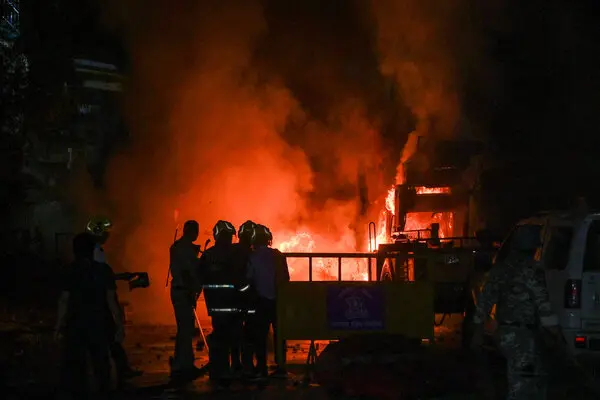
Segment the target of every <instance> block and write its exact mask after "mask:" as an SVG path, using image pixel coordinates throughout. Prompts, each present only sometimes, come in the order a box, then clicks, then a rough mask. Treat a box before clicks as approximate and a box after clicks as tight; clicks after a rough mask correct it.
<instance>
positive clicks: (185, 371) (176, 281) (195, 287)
mask: <svg viewBox="0 0 600 400" xmlns="http://www.w3.org/2000/svg"><path fill="white" fill-rule="evenodd" d="M199 230H200V229H199V225H198V222H196V221H193V220H190V221H186V222H185V224H184V225H183V235H182V236H181V238H179V239H178V240H176V241H175V243H173V245H171V248H170V252H169V253H170V268H171V276H172V278H171V303H172V304H173V310H174V312H175V321H176V323H177V334H176V338H175V354H174V356H173V360H172V362H171V378H172V379H174V380H178V379H183V380H187V379H195V378H196V377H198V376H200V375H201V370H200V369H199V368H197V367H196V366H195V365H194V348H193V340H194V323H195V317H194V309H195V307H196V299H197V294H198V292H200V290H201V289H200V288H201V282H200V278H199V276H198V254H199V252H200V246H198V245H196V244H194V242H195V241H196V240H197V239H198V233H199Z"/></svg>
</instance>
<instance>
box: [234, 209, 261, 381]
mask: <svg viewBox="0 0 600 400" xmlns="http://www.w3.org/2000/svg"><path fill="white" fill-rule="evenodd" d="M255 226H256V224H255V223H254V222H252V221H250V220H248V221H246V222H244V223H243V224H242V225H240V228H239V229H238V235H237V236H238V243H235V244H233V259H234V262H235V271H236V275H237V277H236V281H237V282H245V281H246V275H247V267H248V261H249V260H250V254H252V235H253V234H254V228H255ZM249 289H250V287H249V285H245V286H243V287H242V288H241V289H240V292H239V308H240V309H241V310H242V311H241V312H240V314H239V316H238V317H239V319H238V321H237V322H236V325H237V327H236V330H237V332H239V334H238V337H239V338H240V341H239V342H238V343H235V344H234V346H233V347H232V348H231V368H232V370H233V373H234V374H236V375H239V374H240V373H242V372H243V367H242V364H244V363H248V362H249V363H250V364H252V352H251V351H250V348H249V347H248V346H246V345H243V344H242V342H245V343H248V338H249V332H248V329H247V328H246V325H245V323H246V320H247V317H248V312H253V311H254V308H253V307H254V304H253V303H254V302H253V301H252V300H253V299H252V296H251V291H250V290H249ZM242 350H243V351H244V352H249V351H250V354H242Z"/></svg>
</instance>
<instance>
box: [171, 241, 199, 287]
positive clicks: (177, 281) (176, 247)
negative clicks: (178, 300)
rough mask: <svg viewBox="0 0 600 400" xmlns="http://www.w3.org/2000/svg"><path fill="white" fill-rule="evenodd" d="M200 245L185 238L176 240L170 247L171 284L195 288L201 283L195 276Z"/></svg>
mask: <svg viewBox="0 0 600 400" xmlns="http://www.w3.org/2000/svg"><path fill="white" fill-rule="evenodd" d="M199 250H200V249H199V246H198V245H195V244H194V243H191V242H190V241H189V240H184V239H183V238H181V239H179V240H177V241H175V243H173V244H172V245H171V248H170V249H169V254H170V268H171V276H172V278H171V286H172V287H182V288H187V289H190V290H195V289H196V287H195V286H198V285H199V282H196V281H197V280H198V278H197V277H196V276H195V272H196V271H195V270H196V268H197V260H198V253H199Z"/></svg>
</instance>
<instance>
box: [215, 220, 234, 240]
mask: <svg viewBox="0 0 600 400" xmlns="http://www.w3.org/2000/svg"><path fill="white" fill-rule="evenodd" d="M223 233H228V234H230V235H231V236H233V235H235V228H234V227H233V224H232V223H231V222H229V221H223V220H219V221H218V222H217V223H216V224H215V226H214V228H213V237H214V238H215V240H217V239H218V238H219V235H221V234H223Z"/></svg>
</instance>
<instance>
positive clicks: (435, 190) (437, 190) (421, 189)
mask: <svg viewBox="0 0 600 400" xmlns="http://www.w3.org/2000/svg"><path fill="white" fill-rule="evenodd" d="M415 190H416V192H417V194H451V190H450V188H449V187H426V186H417V187H416V188H415Z"/></svg>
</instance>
